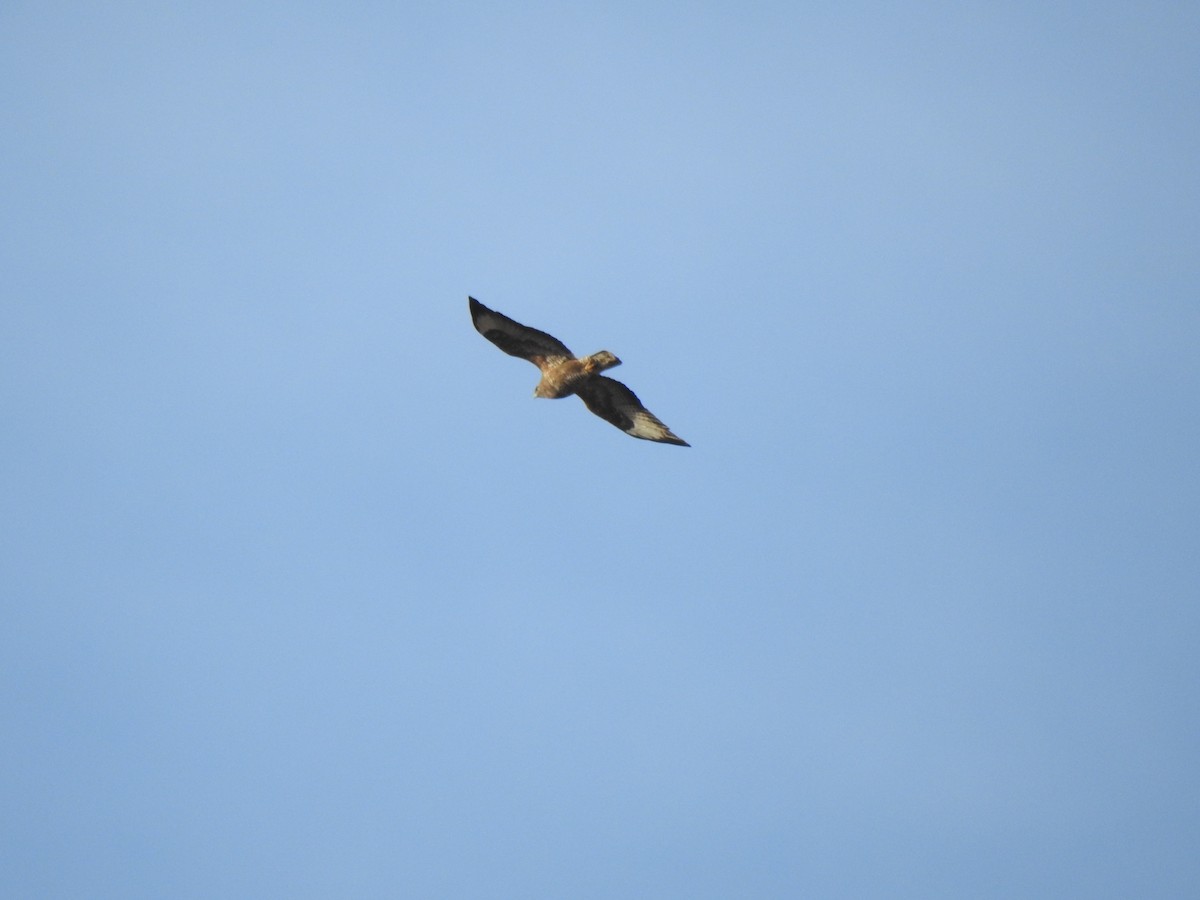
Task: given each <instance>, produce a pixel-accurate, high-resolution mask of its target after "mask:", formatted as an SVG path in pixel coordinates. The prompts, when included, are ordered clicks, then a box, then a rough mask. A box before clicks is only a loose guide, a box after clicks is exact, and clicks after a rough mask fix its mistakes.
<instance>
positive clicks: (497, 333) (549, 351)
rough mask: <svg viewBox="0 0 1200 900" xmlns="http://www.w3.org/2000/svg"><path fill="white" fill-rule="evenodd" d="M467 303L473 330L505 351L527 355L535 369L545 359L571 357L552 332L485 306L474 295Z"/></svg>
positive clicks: (544, 362) (557, 359) (572, 357)
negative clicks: (539, 329)
mask: <svg viewBox="0 0 1200 900" xmlns="http://www.w3.org/2000/svg"><path fill="white" fill-rule="evenodd" d="M467 300H469V301H470V304H471V321H472V322H474V323H475V330H476V331H478V332H479V333H480V334H482V335H483V336H484V337H485V338H487V339H488V340H489V341H491V342H492V343H493V344H495V345H496V346H497V347H499V348H500V349H501V350H503V351H504V352H505V353H507V354H508V355H509V356H519V357H521V359H527V360H529V361H530V362H531V363H533V364H534V365H535V366H537V367H538V368H539V369H540V368H542V367H543V366H544V365H545V364H546V363H547V362H556V361H559V360H564V359H574V358H575V356H574V354H573V353H571V351H570V350H568V349H567V345H566V344H564V343H563V342H562V341H560V340H559V339H558V338H556V337H553V336H552V335H549V334H546V332H544V331H538V330H537V329H536V328H530V327H529V326H528V325H522V324H521V323H520V322H514V321H513V320H512V319H510V318H509V317H508V316H506V315H504V314H503V313H498V312H496V311H495V310H494V309H488V308H487V307H486V306H484V305H483V304H482V303H480V302H479V301H478V300H476V299H475V298H474V297H468V298H467Z"/></svg>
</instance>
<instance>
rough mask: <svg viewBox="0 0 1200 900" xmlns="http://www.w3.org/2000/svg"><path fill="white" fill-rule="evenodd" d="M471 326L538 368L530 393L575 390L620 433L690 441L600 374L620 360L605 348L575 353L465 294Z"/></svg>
mask: <svg viewBox="0 0 1200 900" xmlns="http://www.w3.org/2000/svg"><path fill="white" fill-rule="evenodd" d="M467 300H468V302H469V303H470V305H471V321H473V322H474V323H475V330H476V331H478V332H479V333H480V334H482V335H483V336H484V337H485V338H487V339H488V340H489V341H491V342H492V343H493V344H495V345H496V346H497V347H499V348H500V349H501V350H503V351H504V352H505V353H507V354H508V355H509V356H519V357H520V358H521V359H527V360H529V361H530V362H531V363H533V364H534V365H535V366H537V367H538V368H539V369H541V371H542V380H541V381H539V382H538V386H537V387H536V388H534V389H533V396H535V397H548V398H550V399H557V398H559V397H569V396H571V395H572V394H575V395H576V396H578V397H579V399H580V400H582V401H583V402H584V405H585V406H587V408H588V409H590V410H591V411H592V412H594V413H595V414H596V415H598V416H599V417H600V418H602V419H603V420H604V421H606V422H611V423H612V424H613V425H616V426H617V427H618V428H620V429H621V430H622V431H623V432H625V433H626V434H628V435H632V436H633V437H635V438H642V440H646V441H658V442H660V443H663V444H678V445H679V446H680V447H690V446H691V445H690V444H689V443H688V442H687V441H685V440H683V439H682V438H681V437H679V436H678V435H676V434H672V432H671V429H670V428H668V427H667V426H666V425H664V424H663V423H662V422H660V421H659V420H658V418H657V417H656V416H655V415H654V413H652V412H650V410H648V409H646V407H644V406H642V401H640V400H638V398H637V394H635V393H634V392H633V391H631V390H630V389H629V388H627V387H625V385H623V384H621V382H619V381H616V380H615V379H612V378H607V377H605V376H604V375H601V374H600V373H601V372H602V371H604V370H605V369H611V368H612V367H613V366H619V365H620V364H621V361H620V360H619V359H617V358H616V357H615V356H613V354H611V353H609V352H608V351H607V350H601V351H600V352H599V353H593V354H592V355H591V356H581V357H576V356H575V354H574V353H572V352H571V351H570V350H568V349H567V346H566V344H564V343H563V342H562V341H560V340H559V339H558V338H556V337H551V336H550V335H548V334H546V332H544V331H538V330H537V329H536V328H530V327H529V326H528V325H522V324H521V323H520V322H514V321H513V320H512V319H510V318H509V317H508V316H506V315H504V314H503V313H498V312H496V311H495V310H492V309H488V308H487V307H486V306H484V305H483V304H482V303H480V302H479V301H478V300H476V299H475V298H474V297H468V298H467Z"/></svg>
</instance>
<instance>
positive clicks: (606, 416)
mask: <svg viewBox="0 0 1200 900" xmlns="http://www.w3.org/2000/svg"><path fill="white" fill-rule="evenodd" d="M575 393H577V394H578V395H579V399H581V400H582V401H583V402H584V404H585V405H586V406H587V408H588V409H590V410H591V411H592V412H594V413H595V414H596V415H598V416H599V417H600V418H602V419H603V420H604V421H606V422H611V423H612V424H613V425H616V426H617V427H618V428H620V429H621V430H622V431H623V432H625V433H626V434H629V435H632V436H633V437H635V438H642V439H643V440H646V441H659V442H661V443H664V444H678V445H679V446H681V447H690V446H691V444H689V443H688V442H687V441H685V440H683V439H682V438H681V437H679V436H678V435H676V434H672V432H671V429H670V428H668V427H667V426H666V425H664V424H663V423H662V422H660V421H659V420H658V418H657V417H656V416H655V415H654V413H652V412H650V410H648V409H646V407H644V406H642V401H640V400H639V399H638V398H637V394H635V393H634V392H633V391H631V390H630V389H629V388H627V387H625V385H623V384H621V382H619V381H617V380H616V379H614V378H606V377H605V376H603V375H594V376H592V377H591V378H589V379H587V380H586V381H585V382H584V383H583V385H582V386H581V387H579V388H577V389H576V391H575Z"/></svg>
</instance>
